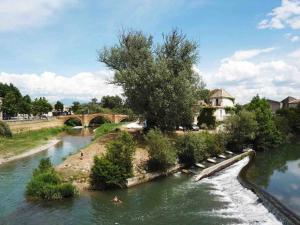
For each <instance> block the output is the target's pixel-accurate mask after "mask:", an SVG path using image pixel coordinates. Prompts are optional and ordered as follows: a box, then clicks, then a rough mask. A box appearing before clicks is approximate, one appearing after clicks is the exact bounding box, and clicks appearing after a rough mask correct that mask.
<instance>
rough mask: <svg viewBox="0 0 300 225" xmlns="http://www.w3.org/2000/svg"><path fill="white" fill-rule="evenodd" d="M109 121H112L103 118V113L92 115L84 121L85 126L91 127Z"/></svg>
mask: <svg viewBox="0 0 300 225" xmlns="http://www.w3.org/2000/svg"><path fill="white" fill-rule="evenodd" d="M111 122H112V121H111V120H109V119H107V118H105V116H103V115H94V116H92V117H90V118H89V119H88V120H87V121H86V126H88V127H93V126H98V125H102V124H104V123H111Z"/></svg>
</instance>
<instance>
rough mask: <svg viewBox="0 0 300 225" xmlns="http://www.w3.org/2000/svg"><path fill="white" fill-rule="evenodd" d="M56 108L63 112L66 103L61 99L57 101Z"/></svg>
mask: <svg viewBox="0 0 300 225" xmlns="http://www.w3.org/2000/svg"><path fill="white" fill-rule="evenodd" d="M54 109H55V110H56V111H57V112H62V111H64V104H63V103H62V102H60V101H57V102H56V103H55V105H54Z"/></svg>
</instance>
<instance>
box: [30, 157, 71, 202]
mask: <svg viewBox="0 0 300 225" xmlns="http://www.w3.org/2000/svg"><path fill="white" fill-rule="evenodd" d="M76 193H77V190H76V188H75V187H74V186H73V185H72V184H70V183H64V182H63V181H62V179H61V177H60V176H59V175H58V173H57V172H56V171H55V170H54V168H53V166H52V164H51V161H50V159H49V158H46V159H42V160H41V161H40V164H39V167H38V168H37V169H35V170H34V172H33V177H32V179H31V180H30V182H29V183H28V184H27V186H26V194H27V195H28V196H30V197H35V198H41V199H47V200H57V199H62V198H70V197H73V196H75V195H76Z"/></svg>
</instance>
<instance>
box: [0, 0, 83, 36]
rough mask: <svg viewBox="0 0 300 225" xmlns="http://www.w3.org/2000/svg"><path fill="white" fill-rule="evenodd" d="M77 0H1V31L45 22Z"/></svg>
mask: <svg viewBox="0 0 300 225" xmlns="http://www.w3.org/2000/svg"><path fill="white" fill-rule="evenodd" d="M76 1H77V0H26V1H24V0H1V1H0V31H8V30H16V29H19V28H24V27H32V26H38V25H41V24H44V23H46V22H47V21H48V19H49V18H50V17H53V16H55V14H56V13H57V12H58V11H59V10H61V9H62V8H64V7H65V6H67V5H70V4H73V3H75V2H76Z"/></svg>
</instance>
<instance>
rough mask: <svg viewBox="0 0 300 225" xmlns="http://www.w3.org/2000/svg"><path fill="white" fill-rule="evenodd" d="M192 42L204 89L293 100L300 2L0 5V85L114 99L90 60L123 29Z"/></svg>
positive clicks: (298, 68)
mask: <svg viewBox="0 0 300 225" xmlns="http://www.w3.org/2000/svg"><path fill="white" fill-rule="evenodd" d="M174 28H177V29H179V30H181V31H182V32H183V33H185V34H186V35H187V38H189V39H191V40H194V41H196V42H198V44H199V49H198V51H199V60H198V62H197V64H196V65H194V69H195V71H197V72H198V73H199V75H200V76H202V78H203V79H204V81H205V83H206V84H207V88H210V89H213V88H224V89H225V90H227V91H228V92H229V93H231V94H232V95H233V96H234V97H236V101H237V102H239V103H241V104H243V103H246V102H248V101H249V100H251V98H252V97H253V96H254V95H256V94H259V95H260V96H262V97H266V98H269V99H274V100H282V99H283V98H285V97H286V96H294V97H296V98H300V63H299V62H300V0H281V1H280V0H264V1H262V0H243V1H241V0H26V1H23V0H0V82H5V83H13V84H14V85H15V86H17V87H18V88H19V89H20V90H21V92H22V93H23V94H29V95H31V96H32V97H39V96H46V97H47V98H49V100H50V101H52V102H54V101H56V100H63V101H65V102H68V103H70V102H72V101H73V100H80V101H88V100H89V99H91V98H93V97H96V98H98V99H101V97H102V96H103V95H115V94H121V93H122V89H121V88H120V87H116V86H113V85H111V84H109V80H111V79H112V77H113V72H112V71H109V70H108V69H107V68H106V66H105V65H104V64H102V63H100V62H98V61H97V52H98V51H99V50H101V49H102V48H103V47H104V46H108V47H109V46H112V45H114V44H115V43H116V42H117V40H118V38H117V37H118V34H119V33H120V32H121V30H123V29H134V30H141V31H143V32H144V33H146V34H151V35H153V37H154V41H155V42H161V41H162V34H163V33H165V34H166V33H168V32H170V31H171V30H172V29H174Z"/></svg>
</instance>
